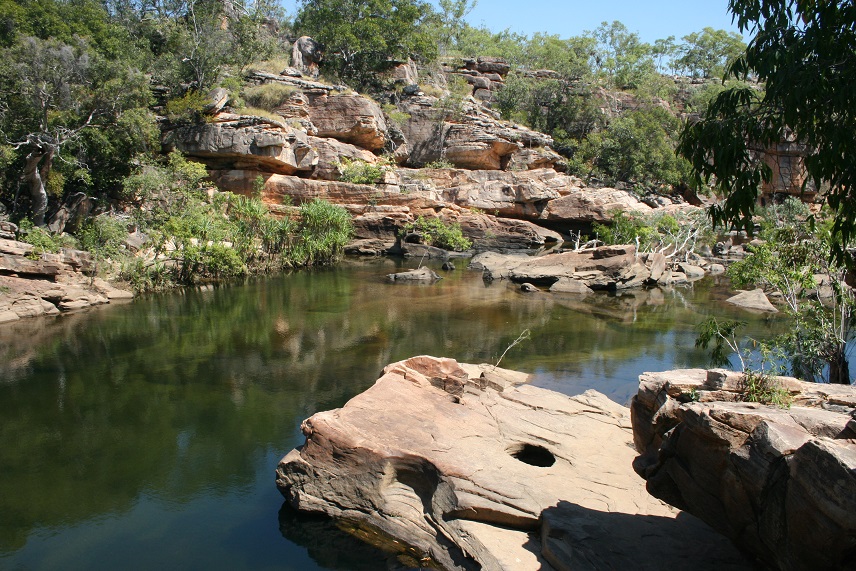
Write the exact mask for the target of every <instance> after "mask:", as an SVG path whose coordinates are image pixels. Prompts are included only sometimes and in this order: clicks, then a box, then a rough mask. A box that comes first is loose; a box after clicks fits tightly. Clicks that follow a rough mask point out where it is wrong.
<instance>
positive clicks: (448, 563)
mask: <svg viewBox="0 0 856 571" xmlns="http://www.w3.org/2000/svg"><path fill="white" fill-rule="evenodd" d="M524 381H525V376H524V375H521V374H520V373H514V372H511V371H506V370H503V369H495V368H493V367H491V366H481V367H474V366H471V365H459V364H458V363H457V362H455V361H453V360H451V359H438V358H434V357H426V356H423V357H414V358H412V359H408V360H406V361H402V362H399V363H394V364H392V365H389V366H387V367H386V368H385V369H384V374H383V376H382V377H381V378H380V379H379V380H378V381H377V382H376V383H375V385H374V386H373V387H371V388H370V389H368V390H367V391H365V392H364V393H362V394H360V395H358V396H356V397H354V398H353V399H351V400H350V401H349V402H348V403H347V404H346V405H345V406H344V407H343V408H341V409H337V410H333V411H328V412H322V413H318V414H316V415H314V416H312V417H311V418H309V419H308V420H306V421H304V423H303V425H302V430H303V433H304V435H305V436H306V443H305V444H304V445H303V446H302V447H300V448H298V449H295V450H293V451H291V452H290V453H289V454H288V455H287V456H286V457H285V458H283V460H282V461H281V462H280V464H279V467H278V469H277V486H278V487H279V488H280V491H281V492H282V493H283V495H284V496H285V497H286V499H287V501H288V502H289V503H290V504H291V505H292V506H293V507H295V508H297V509H299V510H302V511H308V512H320V513H324V514H327V515H330V516H333V517H335V518H339V519H341V520H345V521H349V522H351V525H356V526H358V527H361V528H367V529H374V530H377V531H379V532H380V533H381V534H382V535H385V536H391V537H393V538H395V539H396V540H397V541H399V542H401V543H402V544H404V545H406V546H409V548H410V549H409V550H408V553H410V554H411V555H412V553H413V552H414V551H415V552H416V553H417V554H418V556H419V557H424V558H427V559H431V560H433V561H435V562H436V563H437V564H438V565H439V566H441V567H442V568H445V569H492V570H502V569H508V570H515V571H516V570H527V569H533V570H534V569H544V570H549V569H581V568H584V569H607V568H614V569H623V568H631V567H632V568H637V569H662V568H675V569H683V568H693V569H743V568H747V567H746V565H745V563H744V562H743V561H742V559H741V558H740V557H739V555H738V554H737V553H736V552H735V551H734V549H733V548H732V547H731V546H730V544H729V543H728V542H727V541H725V540H724V539H723V538H721V537H719V536H718V535H716V534H715V533H714V532H713V531H712V530H710V529H709V528H708V527H707V526H705V525H703V524H702V523H701V522H699V521H698V520H696V519H695V518H693V517H691V516H689V515H687V514H679V512H678V511H677V510H675V509H673V508H671V507H669V506H668V505H666V504H664V503H662V502H660V501H659V500H656V499H654V498H652V497H651V496H649V495H648V494H647V493H646V492H645V490H644V487H643V486H642V482H641V481H639V480H638V478H637V477H636V475H635V474H633V471H632V469H631V462H632V459H633V457H634V456H635V453H634V450H633V448H632V444H631V432H630V425H629V413H628V410H627V409H626V408H624V407H621V406H619V405H617V404H615V403H614V402H612V401H610V400H609V399H608V398H606V397H605V396H603V395H601V394H599V393H597V392H594V391H587V392H586V393H585V394H582V395H579V396H576V397H568V396H565V395H561V394H559V393H555V392H552V391H548V390H545V389H539V388H535V387H532V386H529V385H527V384H525V383H524Z"/></svg>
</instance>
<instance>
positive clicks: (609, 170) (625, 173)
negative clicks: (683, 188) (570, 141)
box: [575, 107, 689, 186]
mask: <svg viewBox="0 0 856 571" xmlns="http://www.w3.org/2000/svg"><path fill="white" fill-rule="evenodd" d="M678 128H679V122H678V119H677V118H676V117H675V116H674V115H672V114H671V113H669V112H668V111H667V110H665V109H663V108H662V107H642V108H640V109H636V110H633V111H629V112H627V113H625V114H624V115H622V116H620V117H618V118H616V119H615V120H613V121H612V122H611V123H610V124H609V125H608V126H607V127H606V129H604V130H603V131H599V132H597V133H592V134H591V135H589V137H588V138H587V139H586V140H585V141H584V142H583V143H582V144H581V145H580V147H579V150H578V156H576V157H575V158H577V160H582V161H583V163H584V164H585V165H587V166H588V168H589V169H591V172H593V173H595V174H599V175H601V176H604V177H606V178H607V179H610V180H616V181H617V180H623V181H631V182H637V183H646V184H651V183H665V184H670V185H673V186H676V185H679V184H680V183H682V182H683V181H684V180H685V179H686V178H687V176H688V173H689V163H687V162H686V161H685V160H684V159H682V158H680V157H677V156H675V143H674V137H675V136H676V135H677V131H678Z"/></svg>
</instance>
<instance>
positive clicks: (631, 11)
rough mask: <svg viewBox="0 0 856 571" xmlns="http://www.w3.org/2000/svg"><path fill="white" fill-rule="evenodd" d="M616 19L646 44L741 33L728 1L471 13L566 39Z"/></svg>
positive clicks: (652, 0)
mask: <svg viewBox="0 0 856 571" xmlns="http://www.w3.org/2000/svg"><path fill="white" fill-rule="evenodd" d="M434 4H436V2H434ZM283 5H284V6H285V9H286V10H287V11H288V12H289V14H291V15H293V14H294V13H295V11H296V5H297V2H296V0H283ZM613 20H619V21H620V22H622V23H623V24H624V25H625V26H627V28H628V29H630V30H631V31H633V32H638V33H639V36H640V37H641V38H642V40H643V41H646V42H653V41H654V40H657V39H659V38H665V37H667V36H675V38H676V39H678V40H680V39H681V37H682V36H685V35H687V34H689V33H691V32H697V31H699V30H701V29H702V28H704V27H706V26H710V27H712V28H717V29H719V28H721V29H724V30H729V31H734V32H736V31H737V27H736V26H733V25H732V24H731V14H730V13H729V12H728V0H647V1H640V0H479V1H478V4H477V5H476V8H475V10H473V11H472V12H471V13H470V14H469V16H468V17H467V21H468V22H469V23H470V24H472V25H474V26H481V25H484V26H487V27H488V28H489V29H491V30H493V31H495V32H498V31H500V30H504V29H506V28H510V29H511V31H513V32H519V33H523V34H527V35H531V34H534V33H535V32H547V33H550V34H559V35H560V36H561V37H563V38H566V37H570V36H578V35H580V34H582V33H583V32H585V31H586V30H593V29H595V28H597V27H598V26H599V25H600V23H601V22H604V21H609V22H611V21H613Z"/></svg>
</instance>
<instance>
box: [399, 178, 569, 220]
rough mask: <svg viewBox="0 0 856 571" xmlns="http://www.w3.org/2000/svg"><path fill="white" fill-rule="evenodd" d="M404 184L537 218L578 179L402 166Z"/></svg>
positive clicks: (499, 213) (511, 214) (489, 210)
mask: <svg viewBox="0 0 856 571" xmlns="http://www.w3.org/2000/svg"><path fill="white" fill-rule="evenodd" d="M398 173H399V175H400V176H401V181H402V184H403V185H412V186H413V187H414V188H419V189H424V190H429V191H432V192H435V193H436V194H437V195H438V196H441V197H442V198H443V200H446V201H448V202H453V203H455V204H457V205H459V206H462V207H464V208H477V209H479V210H483V211H485V212H487V213H488V214H493V215H496V216H505V217H513V218H523V219H529V220H537V219H538V218H539V217H540V216H541V210H542V209H543V208H544V206H545V205H547V204H548V203H551V201H555V199H557V198H559V197H560V196H561V195H562V193H563V192H566V191H568V189H569V188H570V186H571V185H573V184H575V183H576V182H577V181H578V179H575V178H573V177H568V176H565V175H561V174H559V173H557V172H556V171H554V170H552V169H537V170H531V171H519V172H510V171H506V172H503V171H490V170H462V169H424V170H412V169H399V170H398Z"/></svg>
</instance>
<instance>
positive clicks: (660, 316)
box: [0, 261, 707, 550]
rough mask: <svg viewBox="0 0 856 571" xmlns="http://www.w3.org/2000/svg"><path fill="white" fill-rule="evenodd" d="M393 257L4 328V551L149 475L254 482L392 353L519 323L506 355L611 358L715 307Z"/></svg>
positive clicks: (159, 489)
mask: <svg viewBox="0 0 856 571" xmlns="http://www.w3.org/2000/svg"><path fill="white" fill-rule="evenodd" d="M400 265H401V264H395V263H390V262H387V261H381V262H376V263H373V264H361V265H355V266H353V267H349V268H343V269H329V270H318V271H312V272H301V273H296V274H293V275H290V276H284V277H282V278H270V279H268V280H259V281H254V282H251V283H248V284H246V285H245V286H234V287H221V288H213V289H209V290H205V291H202V290H185V291H183V292H179V293H176V294H170V295H164V296H156V297H152V298H150V299H146V300H141V301H138V302H135V303H133V304H130V305H127V306H122V307H108V308H104V309H102V310H96V311H92V312H89V313H86V314H78V315H72V316H66V317H63V318H61V319H56V320H41V319H39V320H33V321H32V322H26V323H20V324H16V325H14V326H13V328H6V329H4V330H3V332H2V333H0V342H2V346H3V349H2V350H0V356H2V357H3V364H0V417H2V418H3V422H2V423H0V466H2V467H3V469H2V471H0V513H2V514H3V520H4V521H3V524H2V526H0V550H10V549H16V548H17V547H19V546H20V545H21V544H22V543H23V542H24V541H25V540H26V537H27V534H28V533H29V530H31V529H32V528H33V527H34V526H55V525H65V524H67V523H74V522H78V521H81V520H84V519H87V518H90V517H93V516H95V515H98V514H104V513H110V512H113V513H117V512H123V511H126V510H128V509H130V507H131V506H132V505H133V503H134V501H135V499H136V498H138V497H139V495H140V494H141V493H142V492H143V491H145V492H146V493H150V494H152V495H155V496H158V497H163V498H166V499H169V500H170V501H172V502H178V503H181V502H185V501H188V500H189V499H190V498H193V497H195V496H196V495H198V494H200V493H205V494H228V493H230V490H232V489H235V488H236V487H241V486H248V485H252V484H253V483H254V482H255V481H256V478H257V474H256V472H257V471H258V470H259V469H260V467H261V466H265V460H264V458H265V455H266V454H267V451H268V450H270V449H273V450H282V451H283V452H284V451H285V449H286V448H288V447H290V446H291V445H292V443H293V442H292V438H293V435H294V427H295V426H296V425H297V424H298V423H299V421H300V420H301V419H303V418H305V417H306V416H309V415H310V414H312V413H313V412H316V411H318V410H323V409H329V408H334V407H337V406H341V405H342V404H343V403H344V402H345V401H346V400H347V399H349V398H351V397H352V396H353V395H355V394H357V393H359V392H361V391H362V390H364V389H366V388H367V387H368V386H370V384H371V383H373V382H374V380H375V379H376V378H377V376H378V373H379V372H380V370H381V368H382V367H383V366H385V365H386V364H388V363H390V362H392V361H395V360H399V359H403V358H407V357H410V356H412V355H414V354H422V353H428V354H435V355H442V356H449V357H454V358H456V359H458V360H461V361H469V362H483V361H495V360H496V358H497V357H498V355H499V354H501V353H502V351H503V350H504V349H505V347H506V346H507V345H508V344H509V343H511V341H513V340H514V338H516V337H517V335H518V334H519V333H520V332H521V331H522V330H523V329H527V328H528V329H530V330H531V331H532V339H531V340H529V341H527V342H526V343H524V344H522V345H520V346H518V347H517V348H515V349H514V350H513V351H511V352H510V353H509V354H508V356H507V357H506V359H505V361H503V365H504V366H509V367H512V368H514V367H517V368H521V369H523V370H530V371H535V370H548V371H569V372H571V373H573V371H574V370H575V368H577V367H578V368H582V367H584V366H588V367H591V365H592V363H595V364H596V366H597V367H600V368H602V369H603V370H604V371H606V372H608V371H609V370H610V368H611V367H613V366H614V365H615V364H616V363H622V362H626V361H627V360H628V359H632V358H633V357H634V356H637V355H640V354H644V353H645V352H646V351H650V352H654V353H656V354H658V355H668V354H670V351H671V352H673V351H674V350H675V349H674V341H673V340H672V341H670V340H669V337H668V335H667V333H666V332H668V331H670V330H675V329H677V330H681V331H690V330H691V329H692V327H693V326H694V324H695V323H696V322H697V321H698V320H700V319H701V315H700V313H703V312H705V311H707V309H704V308H702V309H699V304H698V302H697V301H696V300H695V298H694V294H693V293H692V290H687V291H685V292H682V295H683V296H684V297H685V299H684V300H680V299H678V300H677V301H675V300H676V299H677V298H676V297H675V296H674V295H672V294H668V293H666V294H663V293H662V292H659V290H652V292H650V293H640V292H635V293H633V294H627V295H622V296H620V297H613V298H610V297H606V296H604V295H593V296H589V297H586V298H573V297H563V296H552V295H549V294H535V295H527V294H522V293H520V292H518V291H517V290H516V288H514V287H513V286H510V285H509V284H507V283H505V282H495V283H494V284H492V285H491V286H489V287H486V286H485V285H484V283H483V282H482V281H481V279H480V276H479V275H478V274H476V273H473V272H466V271H460V270H459V271H457V272H454V273H452V274H446V276H447V277H446V279H444V280H441V281H440V282H438V283H437V284H434V285H430V286H424V285H417V284H408V285H401V284H392V283H388V282H386V281H385V279H384V275H385V274H386V273H390V272H391V271H394V270H395V269H396V268H397V266H400ZM412 265H415V263H413V264H412ZM688 344H689V345H691V344H692V340H690V341H689V342H688ZM640 372H641V371H640ZM271 485H273V484H271Z"/></svg>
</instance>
